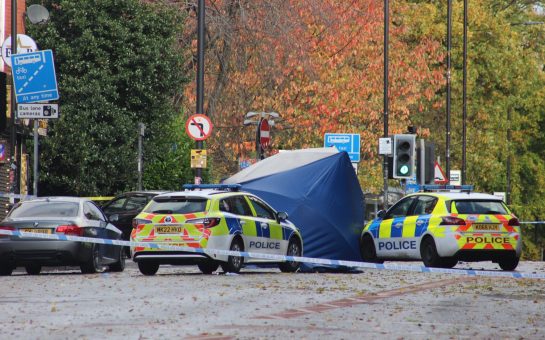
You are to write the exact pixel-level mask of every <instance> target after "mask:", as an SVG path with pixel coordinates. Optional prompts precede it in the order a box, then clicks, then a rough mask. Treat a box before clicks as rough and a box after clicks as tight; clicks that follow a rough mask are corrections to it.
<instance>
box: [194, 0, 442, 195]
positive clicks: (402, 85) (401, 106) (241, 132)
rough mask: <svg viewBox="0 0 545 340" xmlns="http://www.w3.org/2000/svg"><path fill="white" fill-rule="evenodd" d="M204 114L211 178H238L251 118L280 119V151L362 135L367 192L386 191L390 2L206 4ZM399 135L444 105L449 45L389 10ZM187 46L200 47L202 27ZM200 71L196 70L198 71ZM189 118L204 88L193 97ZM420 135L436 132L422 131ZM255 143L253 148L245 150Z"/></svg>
mask: <svg viewBox="0 0 545 340" xmlns="http://www.w3.org/2000/svg"><path fill="white" fill-rule="evenodd" d="M206 6H207V9H206V11H207V12H206V24H207V50H206V61H205V70H206V71H205V72H206V75H205V103H206V105H205V111H206V114H208V115H209V116H210V117H211V118H212V121H213V124H214V127H215V130H214V133H213V135H212V137H211V138H209V139H208V140H207V141H206V147H207V148H208V149H209V150H210V155H211V158H212V160H213V161H212V162H211V164H213V168H212V169H211V175H212V178H215V179H216V180H218V179H220V178H222V177H226V176H229V175H231V174H233V173H235V172H236V171H237V170H238V165H239V164H238V160H239V157H248V156H249V155H250V154H249V151H251V149H252V148H253V147H254V146H253V145H254V140H255V126H251V127H244V126H243V124H242V123H243V119H244V114H245V113H246V112H249V111H264V112H270V111H275V112H278V113H280V115H281V116H282V120H281V122H280V123H279V124H277V125H275V126H274V128H273V131H272V138H273V141H272V145H273V148H275V149H298V148H308V147H321V146H322V145H323V136H324V133H326V132H339V133H358V134H360V135H361V156H362V161H361V162H360V167H359V174H360V175H359V178H360V182H361V184H362V187H363V188H365V189H366V190H372V189H376V188H378V187H380V183H381V174H382V172H381V158H380V157H378V155H377V153H378V147H377V144H378V143H377V142H378V138H379V137H381V136H382V134H383V94H382V92H383V1H382V0H352V1H347V2H339V1H334V0H303V1H300V0H298V1H296V0H293V1H292V0H290V1H286V0H264V1H234V0H211V1H207V2H206ZM390 10H391V18H392V23H391V25H390V79H389V80H390V111H389V114H390V119H389V126H390V129H389V131H390V133H392V134H393V133H403V132H405V131H406V128H407V126H409V125H412V124H413V122H411V115H412V114H413V113H414V112H418V111H420V112H422V111H425V110H428V109H430V108H432V107H433V106H435V107H437V106H440V105H441V104H440V103H438V98H437V97H436V92H437V91H438V90H439V89H440V87H441V86H442V85H443V83H444V76H443V72H444V71H443V70H442V69H440V68H439V67H437V64H438V63H440V62H441V60H442V59H443V50H442V48H441V41H438V40H435V39H433V37H432V36H431V35H430V36H426V35H425V34H421V35H420V36H419V37H418V39H415V38H414V37H415V35H414V34H413V33H414V32H412V31H411V26H410V25H408V24H407V23H408V22H409V21H408V20H402V18H405V19H406V18H407V17H408V16H410V15H413V14H414V11H413V10H412V9H411V7H410V6H409V5H408V4H407V3H405V2H402V1H395V2H394V4H393V5H392V6H391V8H390ZM189 21H191V20H189ZM186 27H187V29H188V38H187V41H188V42H189V41H191V42H192V45H193V46H196V41H195V40H194V39H195V36H194V35H193V33H194V32H193V31H192V30H193V29H194V27H193V26H191V25H187V26H186ZM190 66H193V65H190ZM185 99H186V102H185V106H186V107H187V110H188V112H193V111H192V110H194V108H195V88H194V86H189V87H188V88H187V89H186V91H185ZM420 133H421V136H424V137H425V136H426V135H427V134H428V131H427V130H426V129H421V131H420ZM244 142H246V143H244Z"/></svg>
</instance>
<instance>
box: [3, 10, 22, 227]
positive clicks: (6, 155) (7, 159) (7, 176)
mask: <svg viewBox="0 0 545 340" xmlns="http://www.w3.org/2000/svg"><path fill="white" fill-rule="evenodd" d="M14 1H17V20H16V21H17V33H18V34H24V33H25V25H24V24H25V18H24V13H25V10H26V3H25V1H24V0H14ZM11 23H12V0H0V46H1V45H2V44H3V43H4V40H5V39H6V38H7V37H9V36H11ZM0 71H2V72H1V73H0V196H1V195H3V194H6V193H9V192H20V188H15V187H14V185H13V183H14V180H15V179H16V178H17V177H18V176H17V173H16V171H12V169H11V168H12V167H11V164H12V162H11V154H10V151H11V149H12V145H11V143H10V140H11V134H10V133H11V124H12V115H11V98H10V96H11V93H10V90H11V69H10V67H9V66H7V65H5V64H4V60H3V59H2V58H0ZM16 158H19V159H20V158H21V157H16ZM22 158H23V161H24V160H25V159H26V157H25V156H23V157H22ZM19 162H20V163H21V161H20V160H19ZM20 168H21V167H17V169H20ZM19 174H20V173H19ZM9 204H10V200H9V198H6V197H0V219H3V218H4V217H5V215H6V214H7V212H8V208H9Z"/></svg>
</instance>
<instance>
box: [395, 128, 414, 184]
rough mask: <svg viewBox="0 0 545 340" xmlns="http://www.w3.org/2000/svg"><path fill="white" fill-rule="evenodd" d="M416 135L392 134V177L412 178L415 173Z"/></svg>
mask: <svg viewBox="0 0 545 340" xmlns="http://www.w3.org/2000/svg"><path fill="white" fill-rule="evenodd" d="M415 144H416V135H394V164H393V170H394V178H405V179H407V178H413V177H414V175H415V171H414V170H415V169H414V168H415V156H416V152H415Z"/></svg>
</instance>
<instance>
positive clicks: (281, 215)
mask: <svg viewBox="0 0 545 340" xmlns="http://www.w3.org/2000/svg"><path fill="white" fill-rule="evenodd" d="M287 219H288V213H287V212H285V211H280V212H278V213H277V214H276V220H277V221H278V222H282V221H285V220H287Z"/></svg>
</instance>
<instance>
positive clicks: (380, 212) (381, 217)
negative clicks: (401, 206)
mask: <svg viewBox="0 0 545 340" xmlns="http://www.w3.org/2000/svg"><path fill="white" fill-rule="evenodd" d="M385 216H386V210H379V211H378V213H377V217H378V218H380V219H383V218H384V217H385Z"/></svg>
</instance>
